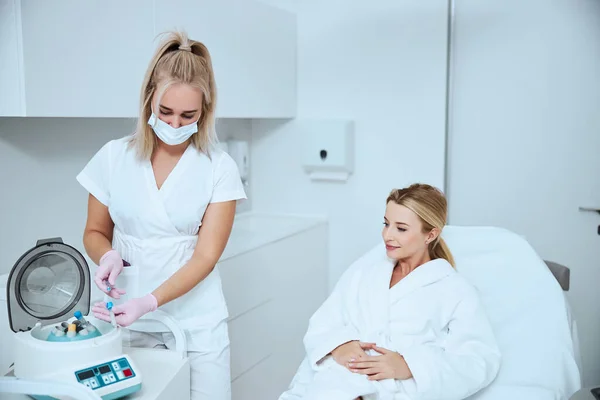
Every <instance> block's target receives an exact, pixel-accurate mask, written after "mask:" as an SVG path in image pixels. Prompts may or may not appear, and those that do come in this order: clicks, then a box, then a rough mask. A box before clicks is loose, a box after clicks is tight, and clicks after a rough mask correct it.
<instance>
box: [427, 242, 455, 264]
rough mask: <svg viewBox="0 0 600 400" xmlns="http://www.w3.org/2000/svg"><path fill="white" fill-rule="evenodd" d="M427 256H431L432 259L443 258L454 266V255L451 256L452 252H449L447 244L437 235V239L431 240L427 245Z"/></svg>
mask: <svg viewBox="0 0 600 400" xmlns="http://www.w3.org/2000/svg"><path fill="white" fill-rule="evenodd" d="M429 257H431V259H432V260H435V259H437V258H443V259H444V260H446V261H448V262H449V263H450V265H452V266H453V267H456V264H455V263H454V257H452V253H451V252H450V249H449V248H448V245H447V244H446V242H445V241H444V239H442V238H441V237H438V240H437V241H433V242H432V243H431V244H430V245H429Z"/></svg>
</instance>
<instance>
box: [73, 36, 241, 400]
mask: <svg viewBox="0 0 600 400" xmlns="http://www.w3.org/2000/svg"><path fill="white" fill-rule="evenodd" d="M115 95H118V93H117V94H115ZM215 104H216V87H215V81H214V75H213V70H212V63H211V58H210V55H209V52H208V50H207V48H206V47H205V46H204V45H203V44H202V43H199V42H196V41H193V40H190V39H188V38H187V37H186V36H185V34H181V33H170V34H169V35H168V36H167V37H166V38H165V40H164V41H163V42H162V43H161V45H160V47H159V48H158V50H157V51H156V53H155V55H154V57H153V59H152V60H151V62H150V65H149V67H148V70H147V72H146V76H145V79H144V82H143V85H142V90H141V107H140V108H141V109H140V117H139V121H138V126H137V129H136V131H135V133H134V134H132V135H131V136H127V137H124V138H122V139H118V140H113V141H110V142H108V143H107V144H105V145H104V146H103V147H102V148H101V149H100V150H99V151H98V153H97V154H96V155H95V156H94V157H93V158H92V159H91V160H90V161H89V163H88V164H87V165H86V166H85V168H84V169H83V170H82V171H81V173H80V174H79V175H78V176H77V180H78V181H79V182H80V183H81V185H83V187H84V188H85V189H87V190H88V192H89V202H88V219H87V225H86V228H85V233H84V238H83V240H84V245H85V249H86V251H87V253H88V255H89V256H90V257H91V259H92V260H93V261H94V262H95V263H97V264H98V268H97V270H96V272H95V277H94V280H95V282H96V284H97V285H98V287H99V288H100V290H102V291H103V292H105V293H107V294H108V295H109V296H111V297H113V298H115V302H116V303H120V304H118V305H117V306H115V307H114V308H113V311H114V313H115V315H116V321H117V323H118V324H120V325H121V326H125V327H126V326H129V325H130V324H132V323H133V322H134V321H136V320H137V319H138V318H140V317H142V316H143V315H145V314H146V313H149V312H152V311H154V310H156V309H157V308H160V309H161V310H164V311H166V312H168V313H169V314H170V315H171V316H173V317H174V318H175V319H176V321H177V322H178V323H179V324H180V326H181V327H182V328H183V329H184V330H185V332H186V335H187V339H188V351H189V354H188V356H189V359H190V364H191V397H192V399H194V400H200V399H203V400H204V399H206V400H208V399H211V400H226V399H230V398H231V387H230V357H229V355H230V352H229V336H228V331H227V323H226V318H227V316H228V311H227V307H226V304H225V300H224V297H223V293H222V288H221V278H220V276H219V273H218V270H217V269H215V265H216V263H217V261H218V260H219V258H220V257H221V254H222V252H223V250H224V248H225V245H226V244H227V241H228V238H229V235H230V232H231V228H232V225H233V220H234V215H235V208H236V200H238V199H243V198H246V195H245V192H244V188H243V185H242V182H241V179H240V176H239V171H238V169H237V166H236V164H235V162H234V161H233V160H232V159H231V157H230V156H229V155H228V154H227V153H224V152H222V151H219V150H218V149H216V148H215V146H214V144H215V143H216V135H215V131H214V123H215V121H214V120H215ZM123 261H127V262H128V263H129V264H130V266H129V265H127V263H125V266H124V262H123ZM119 276H121V277H122V278H121V279H125V280H126V281H127V284H126V287H118V285H117V286H115V284H116V282H117V277H119ZM120 281H121V280H119V282H120ZM109 287H110V290H109V289H108V288H109ZM92 311H93V313H94V315H95V316H96V317H97V318H99V319H103V320H105V321H109V320H110V319H109V314H108V310H107V309H106V305H105V304H104V303H97V304H95V305H94V307H93V308H92ZM128 340H129V341H130V342H131V343H130V345H134V346H136V345H137V346H153V347H154V346H156V345H159V344H163V345H165V346H166V347H169V346H171V345H172V344H173V337H172V335H169V334H167V333H164V334H152V335H151V334H147V333H134V332H129V339H128Z"/></svg>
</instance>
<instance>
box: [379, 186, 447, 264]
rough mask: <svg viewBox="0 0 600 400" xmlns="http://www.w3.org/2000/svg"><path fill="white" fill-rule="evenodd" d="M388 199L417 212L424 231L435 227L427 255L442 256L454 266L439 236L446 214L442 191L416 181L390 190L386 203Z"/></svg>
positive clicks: (434, 257) (444, 198) (433, 258)
mask: <svg viewBox="0 0 600 400" xmlns="http://www.w3.org/2000/svg"><path fill="white" fill-rule="evenodd" d="M390 201H393V202H394V203H396V204H399V205H401V206H404V207H406V208H408V209H410V210H412V211H413V212H414V213H415V214H417V215H418V216H419V218H420V219H421V222H422V223H423V232H424V233H429V232H431V231H432V230H434V229H436V230H437V233H438V236H437V238H436V239H435V240H434V241H432V242H431V243H429V257H430V258H431V259H432V260H435V259H438V258H443V259H444V260H446V261H448V262H449V263H450V265H452V266H453V267H456V265H455V263H454V257H453V256H452V253H451V252H450V249H449V248H448V246H447V245H446V242H444V239H442V237H441V233H442V230H443V229H444V226H445V225H446V216H447V214H448V203H447V201H446V197H445V196H444V194H443V193H442V191H441V190H439V189H437V188H435V187H433V186H431V185H426V184H422V183H416V184H413V185H410V186H409V187H407V188H404V189H395V190H392V192H391V193H390V195H389V196H388V198H387V201H386V204H387V203H389V202H390Z"/></svg>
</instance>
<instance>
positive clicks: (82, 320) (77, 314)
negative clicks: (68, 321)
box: [74, 310, 88, 328]
mask: <svg viewBox="0 0 600 400" xmlns="http://www.w3.org/2000/svg"><path fill="white" fill-rule="evenodd" d="M74 315H75V318H77V320H79V324H80V325H81V326H82V327H83V328H85V326H86V325H87V324H88V322H87V320H86V319H85V318H83V314H82V313H81V311H79V310H77V311H75V314H74Z"/></svg>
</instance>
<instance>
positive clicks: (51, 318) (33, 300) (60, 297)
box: [6, 238, 90, 332]
mask: <svg viewBox="0 0 600 400" xmlns="http://www.w3.org/2000/svg"><path fill="white" fill-rule="evenodd" d="M6 299H7V307H8V319H9V322H10V328H11V329H12V331H13V332H19V331H21V332H23V331H28V330H30V329H32V328H33V327H34V326H35V325H36V323H38V322H40V323H41V324H42V325H49V324H54V323H60V322H62V321H65V320H67V319H69V318H71V317H72V316H73V313H74V312H75V311H77V310H79V311H81V313H82V314H83V315H87V314H88V313H89V311H90V271H89V267H88V264H87V262H86V261H85V258H84V257H83V255H82V254H81V253H80V252H79V251H77V250H76V249H75V248H73V247H71V246H69V245H66V244H64V243H63V240H62V238H50V239H43V240H38V241H37V243H36V245H35V247H33V248H32V249H30V250H28V251H27V252H26V253H25V254H23V255H22V256H21V257H20V258H19V260H18V261H17V262H16V264H15V265H14V267H13V268H12V270H11V272H10V274H9V276H8V281H7V284H6Z"/></svg>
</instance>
